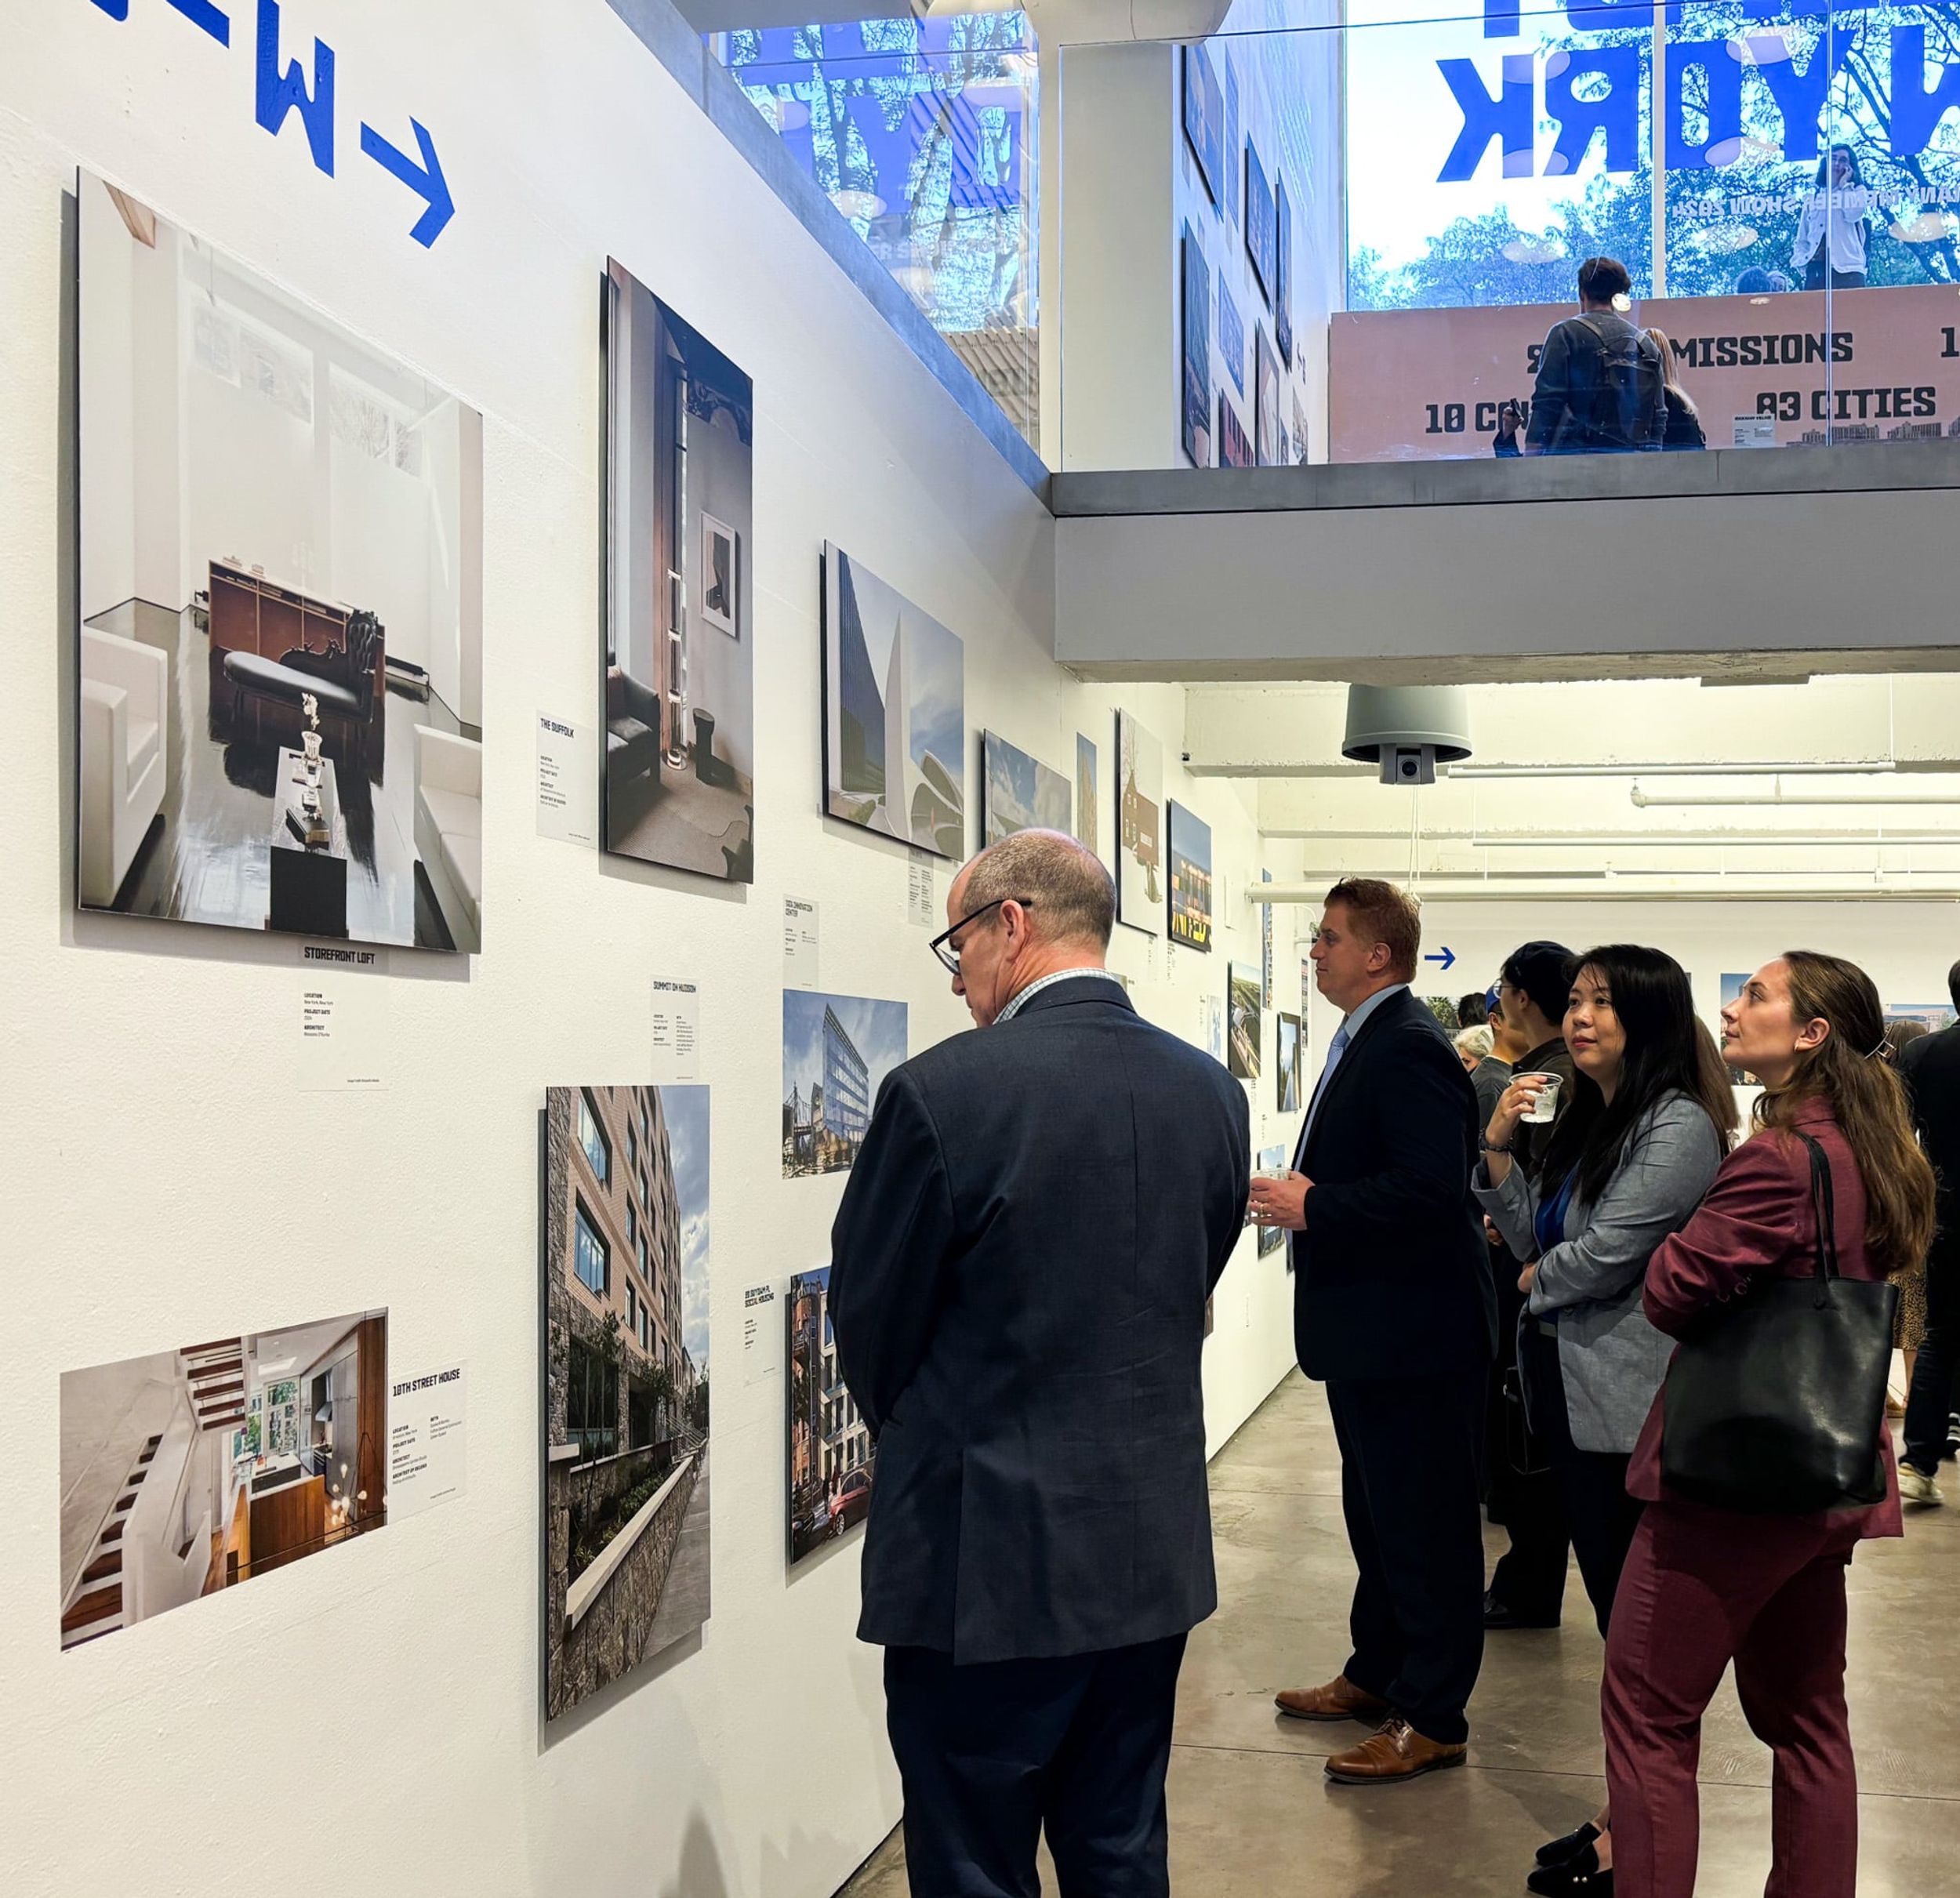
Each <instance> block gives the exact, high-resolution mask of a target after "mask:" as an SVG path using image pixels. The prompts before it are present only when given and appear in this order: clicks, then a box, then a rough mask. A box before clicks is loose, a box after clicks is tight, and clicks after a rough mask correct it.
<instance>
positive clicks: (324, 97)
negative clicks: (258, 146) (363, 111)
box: [258, 0, 333, 178]
mask: <svg viewBox="0 0 1960 1898" xmlns="http://www.w3.org/2000/svg"><path fill="white" fill-rule="evenodd" d="M289 112H297V113H298V114H299V123H300V125H302V126H303V128H304V129H305V131H306V135H307V144H308V145H309V146H310V147H312V149H313V161H314V164H315V165H318V167H319V168H320V169H321V171H323V172H325V173H326V174H327V176H328V177H329V178H331V177H332V176H333V49H332V47H331V46H329V45H328V44H327V43H326V42H325V41H324V40H319V39H316V40H315V41H314V42H313V93H312V96H310V97H309V96H307V75H306V73H305V71H304V70H303V68H302V67H301V66H300V64H299V61H298V60H294V61H293V62H292V64H291V65H289V67H287V68H286V70H285V73H284V74H283V75H282V74H281V72H280V71H279V0H259V84H258V116H259V123H260V125H263V126H264V127H265V129H266V130H267V131H268V132H271V133H272V134H273V136H274V137H277V136H278V131H279V128H280V127H281V125H284V124H285V120H286V114H288V113H289Z"/></svg>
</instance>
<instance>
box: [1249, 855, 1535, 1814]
mask: <svg viewBox="0 0 1960 1898" xmlns="http://www.w3.org/2000/svg"><path fill="white" fill-rule="evenodd" d="M1421 946H1422V925H1421V919H1420V917H1419V916H1418V913H1417V909H1416V905H1415V904H1414V902H1413V901H1412V900H1411V899H1410V898H1409V897H1408V896H1406V895H1404V894H1403V891H1399V890H1398V889H1396V887H1394V886H1393V885H1392V884H1386V883H1381V882H1377V881H1374V880H1370V879H1352V880H1348V881H1346V882H1344V883H1341V884H1337V885H1336V886H1335V887H1334V889H1332V890H1330V891H1329V892H1328V893H1327V905H1326V908H1325V909H1324V911H1323V914H1322V918H1321V922H1320V927H1319V930H1318V931H1316V934H1315V936H1314V942H1313V948H1312V962H1313V968H1314V981H1315V983H1316V986H1317V987H1318V988H1319V991H1320V993H1322V994H1323V996H1326V997H1327V1000H1329V1001H1330V1002H1332V1003H1334V1006H1335V1007H1337V1008H1338V1009H1340V1010H1341V1011H1342V1014H1343V1015H1344V1017H1345V1019H1344V1020H1343V1022H1342V1023H1341V1028H1340V1029H1339V1031H1338V1032H1337V1033H1336V1034H1335V1035H1334V1038H1333V1040H1332V1042H1331V1043H1330V1046H1329V1047H1328V1051H1327V1067H1326V1069H1325V1070H1324V1072H1323V1073H1322V1075H1321V1077H1320V1081H1319V1086H1318V1087H1316V1089H1315V1091H1314V1095H1313V1098H1312V1101H1311V1102H1309V1104H1308V1109H1307V1118H1306V1124H1305V1128H1304V1129H1303V1130H1302V1132H1301V1138H1300V1145H1299V1147H1298V1149H1297V1151H1296V1153H1295V1156H1294V1167H1293V1170H1292V1171H1291V1172H1290V1174H1288V1175H1287V1178H1284V1179H1281V1180H1266V1179H1259V1180H1254V1181H1253V1183H1252V1207H1253V1217H1254V1219H1255V1220H1256V1221H1258V1223H1259V1224H1260V1225H1268V1226H1279V1227H1281V1228H1284V1229H1285V1230H1286V1231H1287V1232H1289V1233H1290V1234H1291V1236H1292V1237H1291V1244H1292V1247H1293V1257H1294V1268H1295V1276H1294V1348H1295V1349H1296V1350H1297V1352H1298V1355H1299V1360H1300V1368H1301V1370H1304V1371H1305V1373H1306V1374H1307V1375H1308V1377H1312V1378H1316V1379H1317V1380H1319V1381H1323V1382H1324V1383H1325V1384H1326V1385H1327V1407H1328V1409H1329V1410H1330V1412H1331V1413H1332V1414H1333V1417H1334V1435H1335V1437H1336V1439H1338V1443H1339V1444H1340V1448H1341V1507H1342V1511H1343V1513H1344V1514H1345V1517H1346V1521H1347V1529H1348V1542H1349V1544H1350V1546H1351V1547H1352V1550H1353V1551H1354V1559H1355V1566H1356V1569H1357V1570H1358V1571H1359V1574H1358V1576H1357V1579H1356V1585H1355V1593H1354V1602H1353V1607H1352V1612H1351V1614H1350V1617H1349V1632H1350V1635H1351V1637H1352V1641H1353V1644H1354V1649H1353V1653H1352V1654H1351V1655H1350V1657H1348V1661H1347V1663H1346V1664H1345V1666H1344V1667H1343V1668H1342V1669H1341V1672H1340V1673H1339V1674H1338V1675H1336V1676H1335V1678H1334V1679H1333V1680H1331V1681H1329V1682H1327V1683H1326V1684H1325V1685H1324V1686H1319V1687H1308V1688H1292V1689H1287V1690H1285V1691H1284V1692H1283V1693H1280V1694H1279V1696H1278V1697H1277V1700H1276V1705H1277V1706H1278V1707H1279V1711H1280V1713H1281V1714H1282V1715H1285V1716H1287V1717H1288V1718H1294V1719H1299V1720H1326V1721H1341V1720H1353V1721H1359V1722H1364V1723H1366V1724H1367V1725H1369V1726H1374V1727H1375V1728H1376V1729H1377V1730H1376V1732H1375V1733H1374V1734H1373V1735H1372V1736H1370V1737H1369V1738H1368V1739H1367V1740H1363V1741H1362V1742H1361V1743H1360V1744H1359V1745H1356V1746H1352V1747H1347V1748H1345V1749H1344V1750H1343V1751H1340V1752H1338V1753H1336V1754H1335V1755H1334V1757H1333V1758H1331V1759H1330V1760H1329V1761H1328V1762H1327V1775H1328V1776H1329V1777H1330V1779H1333V1780H1336V1781H1338V1782H1340V1783H1342V1784H1352V1785H1372V1784H1385V1783H1393V1782H1395V1781H1397V1780H1410V1779H1413V1778H1414V1777H1416V1776H1417V1775H1419V1774H1421V1773H1432V1772H1435V1771H1436V1770H1437V1769H1440V1768H1444V1767H1450V1766H1461V1765H1462V1764H1463V1763H1464V1762H1465V1758H1466V1757H1467V1755H1468V1746H1467V1742H1468V1738H1469V1726H1468V1721H1467V1719H1466V1718H1465V1706H1466V1704H1468V1700H1469V1698H1470V1694H1471V1691H1472V1689H1473V1688H1474V1687H1475V1686H1476V1682H1477V1673H1478V1670H1479V1667H1480V1666H1481V1664H1482V1662H1483V1530H1482V1526H1481V1523H1480V1522H1479V1509H1478V1463H1479V1445H1480V1440H1481V1438H1482V1435H1483V1424H1482V1417H1483V1395H1484V1384H1485V1378H1486V1367H1487V1366H1488V1364H1489V1363H1490V1352H1491V1347H1492V1342H1493V1335H1494V1330H1495V1326H1496V1306H1495V1297H1494V1290H1493V1287H1492V1285H1491V1280H1490V1267H1489V1265H1487V1264H1486V1258H1485V1254H1486V1247H1485V1243H1484V1239H1483V1221H1482V1219H1481V1218H1480V1217H1479V1214H1478V1213H1477V1210H1476V1208H1475V1204H1474V1203H1473V1202H1472V1199H1471V1196H1470V1175H1471V1170H1472V1167H1474V1166H1475V1163H1476V1145H1477V1130H1476V1094H1475V1090H1474V1089H1473V1088H1472V1086H1471V1083H1470V1077H1469V1076H1468V1075H1467V1074H1465V1072H1464V1071H1463V1064H1462V1063H1461V1062H1460V1061H1458V1060H1457V1054H1456V1051H1455V1050H1454V1048H1452V1047H1450V1042H1449V1038H1448V1037H1447V1036H1446V1035H1445V1034H1444V1033H1443V1029H1442V1028H1441V1026H1440V1025H1439V1024H1438V1022H1437V1021H1436V1018H1435V1016H1434V1015H1432V1014H1431V1013H1430V1012H1429V1011H1428V1009H1427V1008H1425V1007H1423V1005H1422V1004H1421V1003H1420V1002H1418V1001H1417V1000H1416V999H1415V997H1414V996H1413V995H1411V994H1410V991H1409V983H1410V979H1411V978H1412V977H1413V976H1414V974H1415V971H1416V968H1417V959H1418V957H1419V956H1420V955H1421Z"/></svg>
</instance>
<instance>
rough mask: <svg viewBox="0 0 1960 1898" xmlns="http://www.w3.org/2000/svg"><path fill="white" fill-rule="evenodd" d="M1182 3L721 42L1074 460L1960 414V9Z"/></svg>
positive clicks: (1906, 421) (1561, 441) (1472, 448)
mask: <svg viewBox="0 0 1960 1898" xmlns="http://www.w3.org/2000/svg"><path fill="white" fill-rule="evenodd" d="M956 3H957V0H956ZM1161 5H1162V9H1163V11H1162V13H1161V15H1160V16H1153V17H1152V21H1151V22H1149V23H1148V24H1151V25H1152V26H1154V27H1160V28H1162V29H1163V30H1165V31H1173V32H1174V31H1196V30H1198V29H1200V28H1203V27H1210V28H1212V29H1213V30H1212V31H1210V32H1209V33H1208V34H1207V37H1205V38H1201V39H1192V40H1189V41H1184V42H1180V41H1177V40H1174V39H1157V40H1150V41H1137V40H1125V41H1122V42H1111V41H1108V40H1106V39H1098V38H1096V37H1095V34H1097V33H1098V31H1101V32H1103V33H1106V32H1107V31H1109V26H1110V24H1111V22H1112V21H1117V22H1120V24H1122V26H1123V28H1124V29H1125V30H1128V29H1129V28H1130V27H1134V26H1136V25H1137V24H1138V22H1137V19H1136V15H1135V12H1134V9H1129V8H1126V9H1120V11H1116V12H1112V11H1111V10H1109V9H1108V8H1106V7H1104V6H1102V5H1098V0H1046V3H1045V4H1044V5H1043V6H1042V7H1041V8H1040V9H1037V14H1036V16H1037V17H1038V18H1039V20H1040V24H1041V28H1042V31H1043V34H1044V39H1045V42H1046V44H1045V46H1044V48H1041V49H1037V46H1036V39H1035V35H1034V31H1033V27H1032V26H1031V24H1030V16H1029V14H1027V13H1020V12H999V13H986V12H962V11H955V12H948V11H945V10H942V6H941V4H940V0H933V3H932V4H931V5H930V6H927V7H925V8H924V9H923V10H922V11H921V12H920V13H918V14H916V15H914V14H908V15H906V16H902V17H900V18H898V19H889V20H850V21H844V22H841V23H821V22H819V23H814V24H807V25H793V26H786V27H782V26H762V27H753V28H748V29H743V30H740V31H722V32H717V33H714V34H710V35H709V44H710V46H711V47H712V48H713V50H714V51H715V53H716V54H717V56H718V57H720V59H721V60H722V61H723V62H724V64H726V66H727V67H728V69H729V71H731V73H732V74H733V75H734V76H735V78H736V80H737V81H738V82H739V84H740V85H742V89H743V90H744V91H745V93H746V94H747V96H749V98H750V100H751V101H753V103H754V105H755V107H756V109H757V112H758V113H759V114H760V115H761V116H762V117H763V118H764V120H765V121H766V122H768V124H769V125H771V127H773V128H774V129H775V130H776V132H779V134H780V136H782V140H783V143H784V146H785V148H786V150H787V151H789V153H790V154H791V155H792V156H793V158H795V160H796V161H797V164H798V165H800V166H801V167H802V169H804V171H805V172H808V175H809V176H811V178H813V179H814V180H815V182H816V183H818V186H819V187H821V188H822V190H823V191H824V192H825V193H826V194H827V195H828V196H829V198H830V201H831V202H832V203H833V205H835V206H836V207H837V213H838V215H839V216H840V217H842V218H844V219H845V220H847V221H848V223H850V224H851V227H852V228H853V229H854V230H855V231H856V232H857V233H858V236H859V237H860V238H862V240H863V241H864V242H865V243H866V245H868V246H869V248H870V249H871V251H872V252H873V255H874V256H876V257H877V259H878V260H879V261H880V263H882V264H883V265H884V267H885V268H886V269H887V270H889V271H890V272H891V275H892V276H893V278H895V280H896V281H898V283H899V284H900V285H902V287H903V288H904V289H905V291H906V293H907V295H908V296H909V297H910V298H911V299H912V300H913V303H915V304H916V307H918V308H919V309H920V310H921V311H922V312H924V314H925V315H926V316H927V318H929V319H930V320H931V321H932V322H933V324H934V325H935V326H936V327H937V328H938V329H939V331H940V332H941V333H942V335H944V336H945V337H946V339H947V341H948V342H949V343H950V344H951V345H952V347H953V348H954V349H955V350H956V351H957V352H958V353H959V354H960V355H961V357H964V360H965V361H967V364H968V365H969V366H970V367H971V368H972V369H973V371H974V372H975V375H976V376H978V379H979V380H980V382H981V383H982V385H983V386H985V388H986V389H987V390H989V392H990V393H991V394H993V397H994V398H995V399H996V401H998V402H999V404H1000V406H1001V408H1003V409H1004V411H1005V412H1006V413H1007V415H1008V416H1009V417H1010V418H1011V419H1012V421H1013V422H1014V424H1015V426H1017V427H1018V428H1019V429H1020V430H1021V432H1022V434H1023V435H1024V436H1025V438H1026V439H1027V440H1028V441H1029V442H1030V443H1031V444H1032V445H1033V446H1034V447H1035V448H1036V451H1037V452H1040V454H1041V455H1043V457H1044V459H1045V460H1047V463H1049V465H1050V466H1053V467H1057V468H1063V469H1163V468H1181V467H1194V466H1195V467H1205V468H1221V467H1225V468H1229V467H1240V466H1247V467H1250V466H1290V465H1293V464H1294V463H1328V462H1344V463H1345V462H1381V461H1409V460H1436V459H1462V458H1468V457H1481V458H1492V457H1495V458H1497V459H1511V458H1513V457H1515V459H1519V460H1520V461H1523V460H1526V459H1534V458H1536V457H1538V456H1540V455H1544V454H1567V453H1597V452H1631V451H1632V449H1634V448H1636V447H1637V448H1642V449H1652V450H1653V451H1654V452H1665V451H1666V450H1668V449H1682V450H1684V451H1686V452H1692V450H1693V445H1696V444H1703V445H1706V446H1707V447H1708V448H1748V449H1769V448H1809V447H1820V446H1827V445H1846V444H1851V443H1865V444H1871V445H1878V446H1885V445H1897V444H1901V443H1924V442H1930V441H1936V440H1946V439H1948V438H1953V437H1960V8H1956V7H1946V6H1938V5H1910V6H1907V5H1871V6H1866V7H1844V6H1840V7H1838V8H1836V9H1824V8H1822V7H1818V8H1814V9H1811V8H1806V6H1805V5H1802V4H1801V0H1799V3H1798V4H1797V5H1788V4H1784V3H1783V0H1725V3H1724V4H1706V5H1704V4H1693V3H1690V0H1680V3H1679V4H1675V5H1659V6H1656V5H1650V4H1639V5H1632V4H1617V3H1615V0H1569V3H1566V4H1559V5H1530V4H1526V0H1475V3H1474V4H1466V0H1437V3H1436V4H1435V5H1423V4H1422V0H1161ZM1044 91H1045V93H1046V94H1047V96H1046V99H1045V100H1044V96H1043V95H1044ZM1044 103H1045V106H1046V108H1047V109H1046V134H1045V138H1046V142H1045V155H1046V167H1045V169H1046V170H1047V172H1048V174H1049V176H1048V178H1047V180H1046V183H1047V190H1046V191H1045V192H1044V189H1043V186H1044V177H1043V172H1044V163H1043V158H1044V113H1043V107H1044ZM1044 198H1045V202H1044ZM1044 220H1045V229H1044ZM1044 256H1045V258H1046V263H1047V275H1048V278H1049V279H1050V281H1049V283H1048V285H1047V290H1048V295H1047V298H1046V299H1045V301H1044V298H1043V297H1042V296H1041V295H1040V287H1041V286H1040V278H1041V274H1042V270H1043V264H1044ZM1595 257H1606V258H1610V259H1614V260H1616V261H1617V263H1620V264H1621V265H1622V266H1623V267H1624V271H1625V274H1626V278H1627V285H1626V292H1625V294H1624V296H1623V297H1622V298H1621V305H1622V308H1621V310H1620V312H1619V314H1623V315H1624V317H1625V318H1627V319H1628V321H1631V322H1632V324H1634V325H1635V326H1636V327H1637V328H1640V329H1643V330H1645V331H1647V332H1650V335H1651V336H1652V337H1653V348H1652V350H1647V349H1646V348H1645V347H1634V346H1631V345H1629V344H1628V343H1626V339H1624V336H1623V334H1622V333H1621V332H1619V331H1618V330H1617V328H1615V327H1614V326H1613V325H1611V324H1610V323H1606V324H1605V325H1603V328H1604V332H1605V335H1606V337H1607V338H1609V339H1617V340H1616V341H1614V342H1613V344H1612V347H1610V348H1607V349H1605V350H1595V349H1594V348H1592V346H1591V345H1590V344H1589V343H1587V342H1586V340H1585V339H1584V337H1583V336H1581V337H1580V338H1579V339H1578V341H1577V345H1576V347H1575V346H1574V332H1572V331H1570V329H1568V330H1566V331H1565V332H1562V335H1563V340H1561V339H1560V334H1561V332H1559V325H1560V324H1562V323H1563V322H1565V321H1566V319H1568V318H1572V317H1574V316H1575V315H1577V314H1578V309H1577V300H1576V299H1577V274H1578V271H1579V268H1580V266H1581V264H1582V263H1584V261H1585V260H1586V259H1589V258H1595ZM1044 323H1045V324H1046V326H1047V335H1046V336H1045V337H1044V334H1043V326H1044ZM1044 343H1045V345H1046V347H1045V349H1044ZM1661 382H1664V383H1666V384H1667V385H1668V390H1669V391H1671V393H1661V394H1657V387H1656V385H1657V383H1661Z"/></svg>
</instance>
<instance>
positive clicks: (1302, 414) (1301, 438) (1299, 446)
mask: <svg viewBox="0 0 1960 1898" xmlns="http://www.w3.org/2000/svg"><path fill="white" fill-rule="evenodd" d="M1293 459H1294V463H1295V464H1296V465H1297V466H1300V467H1303V468H1304V467H1305V466H1306V465H1307V412H1306V411H1305V409H1304V408H1301V406H1300V392H1299V390H1297V389H1296V390H1294V393H1293Z"/></svg>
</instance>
